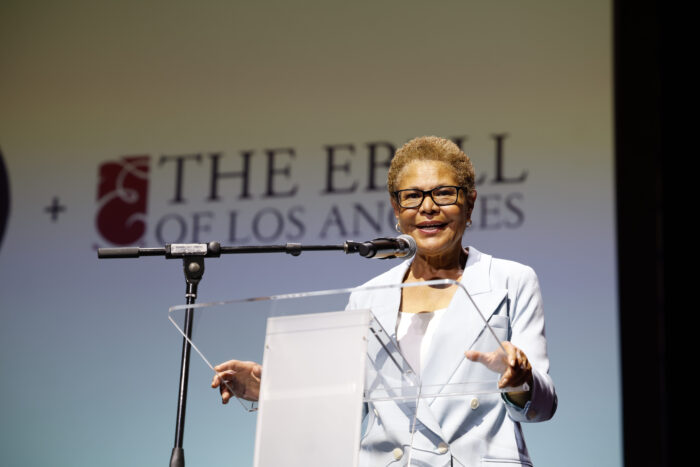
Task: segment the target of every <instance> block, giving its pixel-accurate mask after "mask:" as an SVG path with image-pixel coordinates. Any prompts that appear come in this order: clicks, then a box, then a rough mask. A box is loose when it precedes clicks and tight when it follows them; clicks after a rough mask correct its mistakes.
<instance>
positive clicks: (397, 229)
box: [394, 222, 403, 233]
mask: <svg viewBox="0 0 700 467" xmlns="http://www.w3.org/2000/svg"><path fill="white" fill-rule="evenodd" d="M394 228H395V229H396V231H397V232H398V233H403V232H401V226H400V225H399V223H398V222H397V223H396V225H395V226H394Z"/></svg>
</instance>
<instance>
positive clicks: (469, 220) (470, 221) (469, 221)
mask: <svg viewBox="0 0 700 467" xmlns="http://www.w3.org/2000/svg"><path fill="white" fill-rule="evenodd" d="M471 226H472V220H471V219H468V220H467V227H466V228H467V229H468V228H469V227H471Z"/></svg>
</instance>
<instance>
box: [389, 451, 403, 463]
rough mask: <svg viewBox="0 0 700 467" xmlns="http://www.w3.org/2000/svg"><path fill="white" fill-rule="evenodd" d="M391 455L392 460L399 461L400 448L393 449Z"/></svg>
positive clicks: (401, 455) (401, 453) (401, 452)
mask: <svg viewBox="0 0 700 467" xmlns="http://www.w3.org/2000/svg"><path fill="white" fill-rule="evenodd" d="M391 453H392V454H393V455H394V459H396V460H399V459H401V458H402V457H403V449H401V448H394V450H393V451H391Z"/></svg>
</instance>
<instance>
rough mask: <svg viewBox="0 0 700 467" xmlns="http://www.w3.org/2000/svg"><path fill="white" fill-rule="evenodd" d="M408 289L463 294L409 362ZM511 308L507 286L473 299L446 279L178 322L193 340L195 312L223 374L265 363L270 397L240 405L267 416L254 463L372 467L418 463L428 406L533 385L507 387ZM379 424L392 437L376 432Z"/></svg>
mask: <svg viewBox="0 0 700 467" xmlns="http://www.w3.org/2000/svg"><path fill="white" fill-rule="evenodd" d="M407 287H410V288H416V289H413V290H411V291H410V292H411V293H416V292H417V293H430V292H431V289H432V288H438V287H444V288H454V289H455V295H454V298H453V299H452V302H451V304H450V306H449V307H448V308H447V309H445V310H441V311H436V312H433V311H432V310H431V313H434V315H431V319H429V320H426V319H420V320H416V323H418V324H417V325H418V326H420V325H421V323H427V324H426V328H425V329H423V330H422V332H423V333H424V334H425V337H424V339H428V341H429V342H428V351H426V352H423V351H421V352H416V351H415V349H413V350H414V351H412V352H410V354H406V355H404V352H402V350H407V349H402V348H401V346H399V344H397V340H396V333H397V328H398V326H397V321H399V320H411V319H413V318H414V317H415V314H414V315H412V316H408V314H399V309H400V303H401V297H402V290H403V289H404V288H407ZM506 306H507V305H506V294H505V291H503V293H502V294H499V293H495V294H494V293H490V294H489V295H488V297H486V298H483V297H480V296H479V295H475V296H473V297H472V296H470V295H469V293H468V292H467V290H466V289H465V288H464V286H463V285H462V284H460V283H458V282H455V281H452V280H448V279H440V280H434V281H428V282H421V283H411V284H397V285H393V286H374V287H363V288H352V289H340V290H324V291H315V292H304V293H295V294H286V295H276V296H269V297H257V298H248V299H242V300H230V301H221V302H215V303H202V304H197V305H194V306H192V305H178V306H174V307H171V308H170V310H169V319H170V320H171V322H172V323H173V324H174V325H175V326H176V327H177V329H178V330H179V331H180V332H181V333H182V331H183V326H182V323H183V321H184V314H185V310H186V308H188V307H190V308H194V314H195V322H194V333H193V336H192V338H191V340H190V342H191V344H192V348H193V349H194V351H195V352H196V353H197V354H199V356H200V357H201V358H202V360H203V361H204V363H205V364H206V365H207V366H208V367H209V368H210V369H211V371H212V376H213V375H214V374H215V373H216V371H215V370H214V367H215V366H216V365H217V364H219V363H222V362H224V361H227V360H231V359H236V360H242V361H255V362H259V363H261V364H262V367H263V373H262V380H261V386H260V396H259V401H257V402H250V401H245V400H242V399H239V402H240V403H241V405H242V406H243V407H244V408H245V409H246V410H248V411H257V417H258V419H257V426H256V436H255V454H254V467H278V466H282V465H283V466H285V467H297V466H299V467H301V466H303V467H314V466H324V467H326V466H328V465H333V466H336V467H342V466H347V467H357V466H363V467H365V466H369V465H371V462H370V461H369V459H371V458H372V453H373V451H375V450H382V451H390V452H391V453H392V454H393V455H394V458H395V459H397V460H401V462H400V465H411V458H412V449H413V448H414V447H415V446H414V443H415V440H414V438H415V436H414V435H415V433H416V432H417V430H419V429H421V427H422V426H425V425H423V423H424V421H425V420H423V419H422V415H421V413H422V412H421V411H422V410H426V408H427V407H428V406H429V405H430V404H431V403H433V402H434V401H435V400H436V399H437V398H449V397H467V396H472V395H476V394H485V393H496V392H502V391H506V390H508V391H512V390H515V389H524V388H504V389H499V388H498V380H499V378H500V373H501V372H502V371H503V367H502V366H501V363H500V362H502V361H503V360H504V358H503V352H504V350H503V348H502V347H501V341H504V340H507V339H508V335H507V332H508V324H507V320H508V318H507V315H506V314H505V313H503V308H502V307H506ZM399 316H400V318H399ZM426 316H427V315H426ZM421 318H423V317H421ZM416 323H413V322H411V323H410V325H411V326H413V325H414V324H416ZM408 332H409V333H410V332H411V331H410V330H409V331H408ZM183 335H184V334H183ZM402 342H405V341H402ZM404 347H407V346H404ZM447 349H451V350H450V352H449V353H448V352H447ZM454 349H459V351H454ZM466 350H478V351H480V352H483V353H484V354H486V355H489V356H490V362H491V363H490V365H489V366H490V368H489V367H487V366H486V365H483V364H481V363H476V362H472V361H470V360H468V359H466V358H465V356H464V351H466ZM422 358H423V359H426V360H425V361H424V360H422ZM231 391H232V392H233V389H231ZM212 397H214V395H213V394H212ZM425 423H428V422H425ZM375 424H381V426H382V429H383V430H384V432H385V433H386V434H387V440H386V442H384V441H381V440H380V441H379V442H378V441H377V440H376V439H373V438H372V436H368V433H371V432H372V430H373V428H374V425H375ZM417 449H418V448H417Z"/></svg>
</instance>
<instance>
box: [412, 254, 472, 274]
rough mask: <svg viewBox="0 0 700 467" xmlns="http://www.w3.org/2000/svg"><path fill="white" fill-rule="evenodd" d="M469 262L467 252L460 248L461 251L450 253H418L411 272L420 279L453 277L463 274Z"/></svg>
mask: <svg viewBox="0 0 700 467" xmlns="http://www.w3.org/2000/svg"><path fill="white" fill-rule="evenodd" d="M466 263H467V252H466V251H465V250H464V249H463V248H461V247H460V248H459V252H454V253H451V254H449V255H436V256H425V255H421V254H420V253H418V254H417V255H416V257H415V259H414V260H413V263H411V270H410V272H409V274H410V275H411V276H413V278H415V279H418V280H431V279H452V280H457V279H459V278H460V277H461V276H462V272H463V271H464V267H465V265H466Z"/></svg>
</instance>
